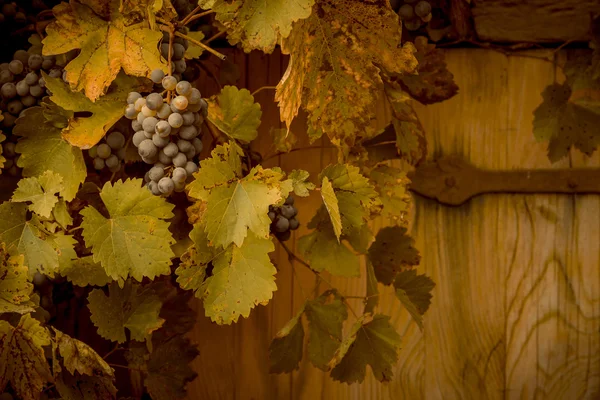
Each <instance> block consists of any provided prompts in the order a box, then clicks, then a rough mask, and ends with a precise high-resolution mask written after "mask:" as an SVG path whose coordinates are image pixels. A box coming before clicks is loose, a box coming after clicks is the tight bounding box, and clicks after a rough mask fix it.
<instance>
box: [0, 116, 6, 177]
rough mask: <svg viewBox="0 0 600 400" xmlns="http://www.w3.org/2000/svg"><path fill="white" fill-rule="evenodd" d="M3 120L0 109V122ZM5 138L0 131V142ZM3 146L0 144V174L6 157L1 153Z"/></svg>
mask: <svg viewBox="0 0 600 400" xmlns="http://www.w3.org/2000/svg"><path fill="white" fill-rule="evenodd" d="M2 121H4V116H3V115H2V112H1V111H0V122H2ZM5 140H6V136H4V134H2V133H0V143H2V142H4V141H5ZM3 151H4V150H3V148H2V145H1V144H0V175H1V174H2V168H4V163H5V162H6V158H4V156H3V155H2V154H3Z"/></svg>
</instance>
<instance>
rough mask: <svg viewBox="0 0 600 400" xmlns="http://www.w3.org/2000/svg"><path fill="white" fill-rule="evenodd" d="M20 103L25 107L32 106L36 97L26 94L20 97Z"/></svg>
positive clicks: (35, 101)
mask: <svg viewBox="0 0 600 400" xmlns="http://www.w3.org/2000/svg"><path fill="white" fill-rule="evenodd" d="M21 103H23V105H24V106H25V107H33V106H34V105H35V104H36V103H37V99H36V98H35V97H33V96H32V95H30V94H28V95H27V96H25V97H21Z"/></svg>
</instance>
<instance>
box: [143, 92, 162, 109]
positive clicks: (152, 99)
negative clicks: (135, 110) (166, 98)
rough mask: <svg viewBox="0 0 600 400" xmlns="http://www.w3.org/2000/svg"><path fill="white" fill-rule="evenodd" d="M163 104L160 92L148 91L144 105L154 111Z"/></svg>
mask: <svg viewBox="0 0 600 400" xmlns="http://www.w3.org/2000/svg"><path fill="white" fill-rule="evenodd" d="M162 105H163V98H162V96H161V95H160V93H150V94H149V95H148V96H147V97H146V107H148V108H149V109H151V110H153V111H156V110H158V109H159V108H160V107H161V106H162Z"/></svg>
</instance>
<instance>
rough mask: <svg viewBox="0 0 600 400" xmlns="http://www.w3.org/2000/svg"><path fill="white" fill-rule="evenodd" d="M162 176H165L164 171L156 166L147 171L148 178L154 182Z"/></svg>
mask: <svg viewBox="0 0 600 400" xmlns="http://www.w3.org/2000/svg"><path fill="white" fill-rule="evenodd" d="M163 176H165V171H164V170H163V169H162V168H161V167H157V166H156V165H155V166H154V167H152V168H150V171H148V177H149V178H150V179H151V180H153V181H155V182H158V181H159V180H161V179H162V177H163Z"/></svg>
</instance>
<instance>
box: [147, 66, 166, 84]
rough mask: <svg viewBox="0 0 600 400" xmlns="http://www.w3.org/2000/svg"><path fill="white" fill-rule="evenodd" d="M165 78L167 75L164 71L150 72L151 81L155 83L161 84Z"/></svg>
mask: <svg viewBox="0 0 600 400" xmlns="http://www.w3.org/2000/svg"><path fill="white" fill-rule="evenodd" d="M164 77H165V73H164V71H163V70H162V69H155V70H153V71H152V72H150V80H151V81H152V82H154V83H157V84H158V83H161V82H162V80H163V78H164Z"/></svg>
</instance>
